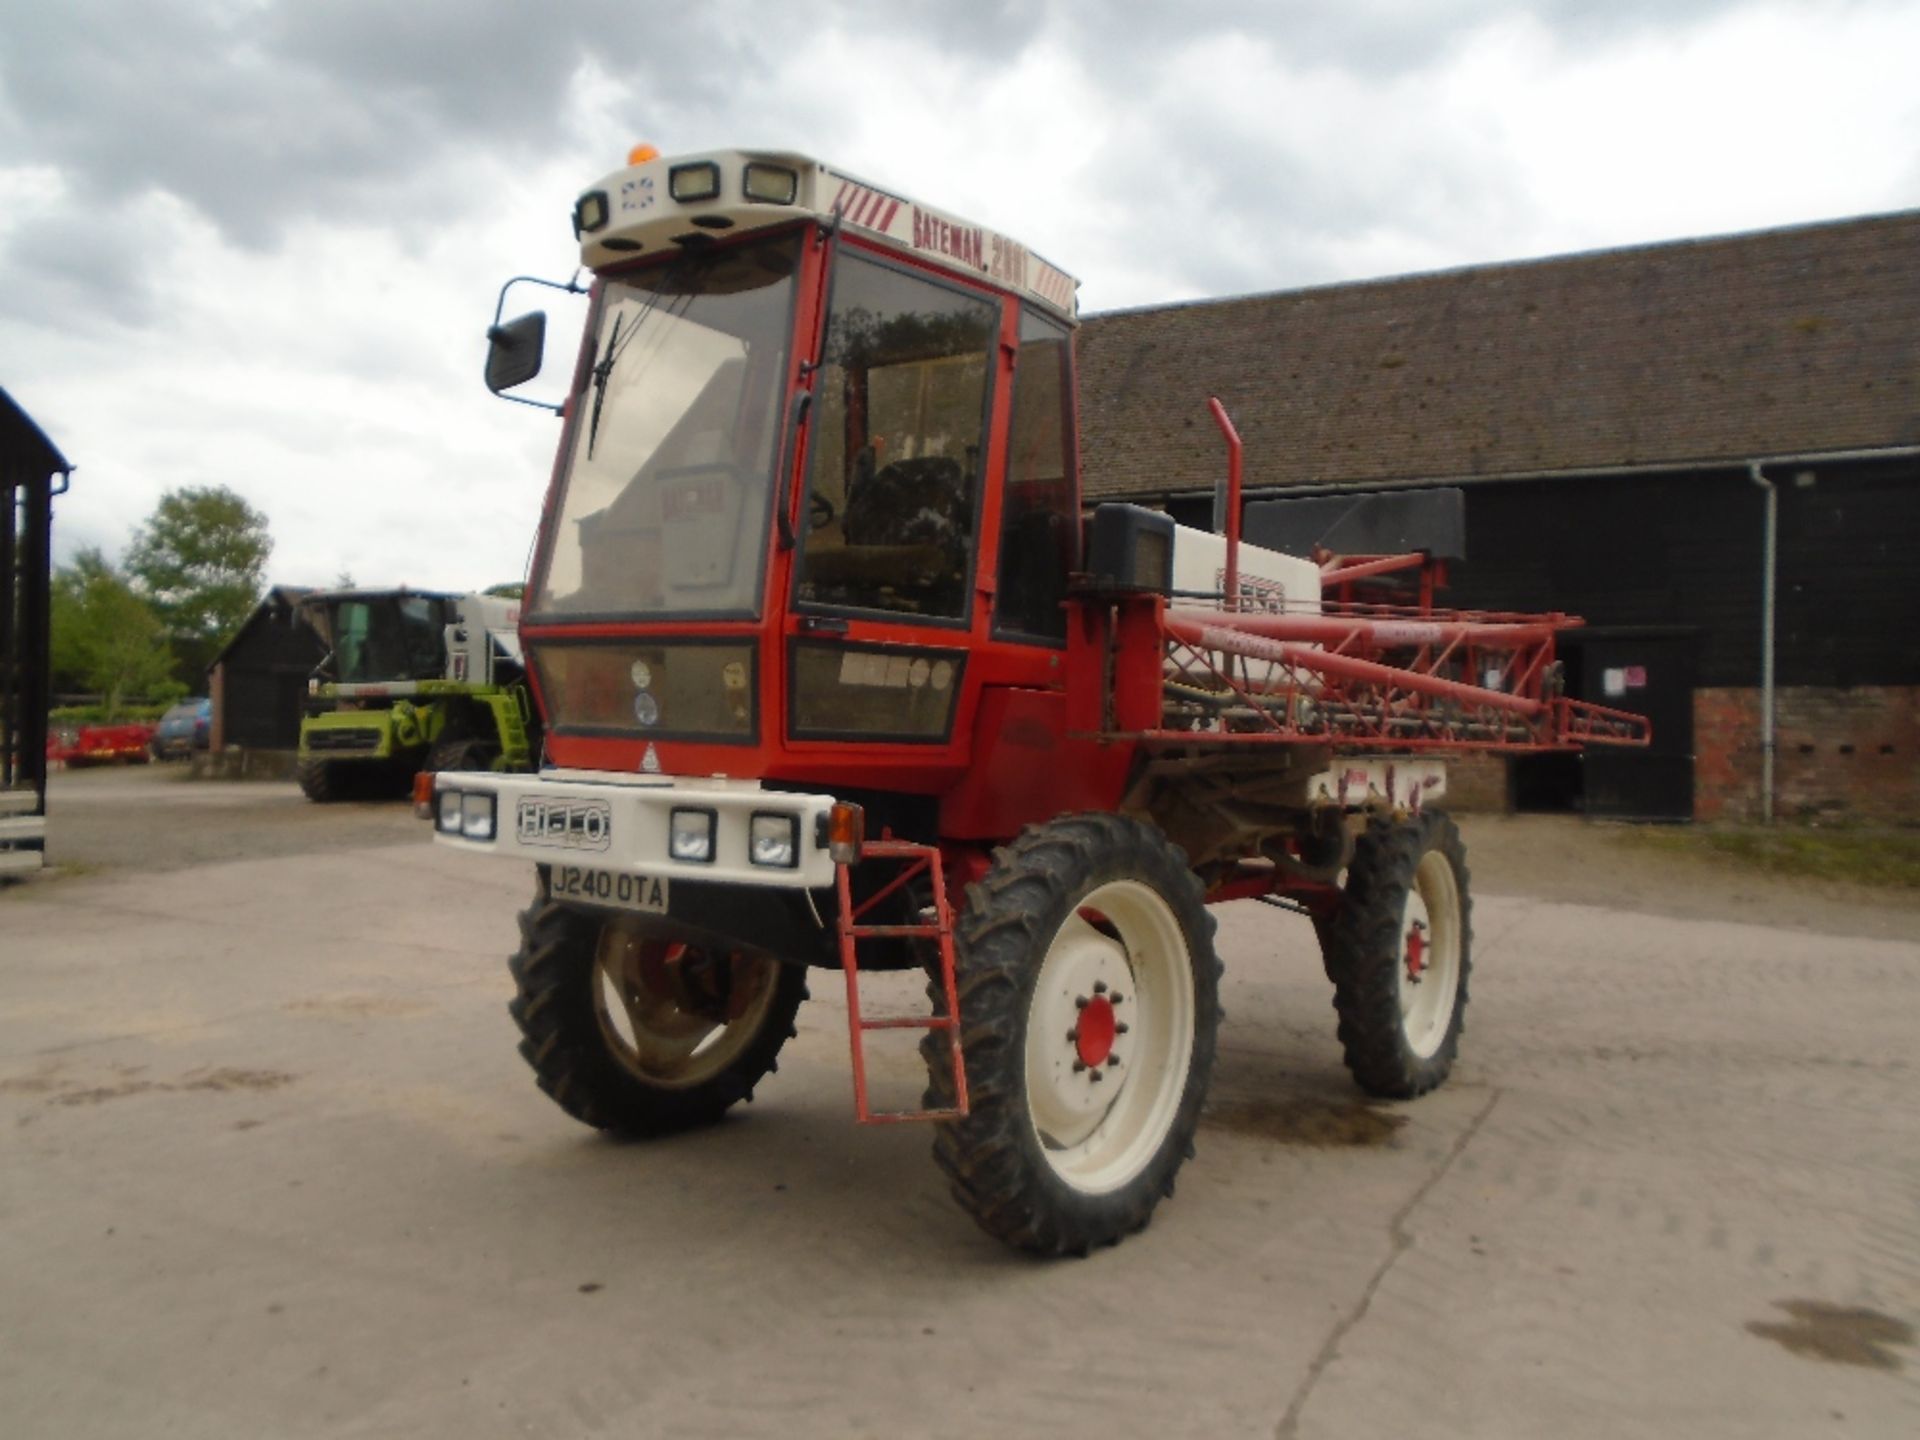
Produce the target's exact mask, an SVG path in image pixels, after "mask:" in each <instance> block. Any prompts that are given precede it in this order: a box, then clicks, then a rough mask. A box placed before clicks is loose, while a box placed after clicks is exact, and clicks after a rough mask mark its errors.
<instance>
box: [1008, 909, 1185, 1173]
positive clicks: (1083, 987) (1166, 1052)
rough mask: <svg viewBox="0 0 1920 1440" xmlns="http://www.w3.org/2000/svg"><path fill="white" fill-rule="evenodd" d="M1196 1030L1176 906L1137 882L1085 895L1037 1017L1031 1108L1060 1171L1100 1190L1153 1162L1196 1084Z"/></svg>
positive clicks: (1029, 1066)
mask: <svg viewBox="0 0 1920 1440" xmlns="http://www.w3.org/2000/svg"><path fill="white" fill-rule="evenodd" d="M1090 917H1091V918H1090ZM1102 918H1104V921H1105V922H1106V925H1107V926H1108V927H1109V928H1110V929H1111V931H1112V932H1113V933H1111V934H1109V933H1106V932H1105V931H1104V930H1103V929H1101V928H1098V922H1099V920H1100V919H1102ZM1116 937H1117V938H1116ZM1193 1027H1194V984H1193V957H1192V955H1191V953H1190V952H1189V951H1188V949H1187V940H1186V936H1185V934H1184V933H1183V932H1182V931H1181V929H1180V922H1179V919H1178V918H1177V917H1176V916H1175V915H1174V913H1173V910H1172V908H1171V907H1170V906H1169V905H1168V904H1167V902H1166V901H1165V900H1163V899H1162V898H1161V897H1160V896H1159V894H1158V893H1157V892H1155V891H1154V890H1153V889H1151V888H1150V887H1149V886H1146V885H1143V884H1141V883H1140V882H1139V881H1135V880H1116V881H1113V882H1111V883H1109V884H1106V885H1102V886H1099V887H1098V888H1096V889H1095V890H1094V891H1093V892H1092V893H1091V894H1088V895H1086V896H1085V897H1083V898H1082V899H1081V900H1080V901H1079V902H1078V904H1077V905H1076V906H1075V909H1074V913H1073V914H1071V915H1069V916H1068V917H1067V920H1066V923H1065V924H1063V925H1062V926H1061V927H1060V929H1059V931H1058V932H1057V933H1056V934H1055V935H1054V937H1053V940H1052V942H1051V943H1050V944H1049V945H1048V946H1047V953H1046V955H1045V956H1044V957H1043V958H1042V959H1041V962H1040V973H1039V974H1038V976H1037V977H1036V978H1035V980H1034V988H1033V1003H1032V1005H1031V1006H1030V1007H1029V1009H1028V1012H1027V1045H1026V1081H1027V1085H1026V1089H1027V1113H1028V1118H1029V1120H1030V1121H1031V1123H1032V1125H1033V1130H1034V1134H1035V1136H1036V1137H1037V1138H1038V1139H1039V1141H1040V1149H1041V1153H1042V1154H1043V1155H1045V1157H1046V1159H1047V1163H1048V1165H1050V1166H1051V1167H1052V1169H1053V1172H1054V1173H1055V1174H1056V1175H1058V1176H1059V1177H1060V1178H1061V1179H1062V1180H1064V1181H1066V1183H1067V1184H1069V1185H1071V1186H1072V1187H1073V1188H1074V1189H1076V1190H1078V1191H1081V1192H1082V1193H1084V1194H1102V1193H1105V1192H1108V1191H1112V1190H1117V1189H1119V1188H1120V1187H1121V1186H1123V1185H1125V1184H1127V1182H1129V1181H1130V1180H1132V1179H1134V1177H1136V1176H1137V1175H1139V1174H1140V1172H1141V1171H1142V1170H1144V1169H1146V1167H1147V1165H1148V1163H1149V1162H1150V1161H1151V1160H1152V1159H1153V1157H1154V1156H1155V1154H1157V1153H1158V1152H1159V1149H1160V1147H1161V1145H1162V1144H1163V1143H1164V1141H1165V1140H1166V1137H1167V1134H1168V1132H1169V1131H1170V1130H1171V1129H1172V1128H1173V1122H1174V1117H1175V1115H1176V1114H1177V1113H1178V1111H1179V1108H1180V1100H1181V1097H1182V1095H1183V1094H1184V1093H1185V1091H1186V1088H1187V1071H1188V1069H1189V1067H1190V1066H1191V1064H1192V1060H1193ZM1089 1060H1091V1061H1092V1062H1093V1063H1088V1062H1089ZM1096 1076H1097V1077H1098V1078H1095V1077H1096Z"/></svg>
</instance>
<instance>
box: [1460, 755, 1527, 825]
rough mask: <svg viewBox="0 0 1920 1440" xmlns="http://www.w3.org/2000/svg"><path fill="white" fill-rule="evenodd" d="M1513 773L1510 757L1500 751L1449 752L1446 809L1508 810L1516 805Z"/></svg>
mask: <svg viewBox="0 0 1920 1440" xmlns="http://www.w3.org/2000/svg"><path fill="white" fill-rule="evenodd" d="M1511 774H1512V770H1511V768H1510V766H1509V765H1508V763H1507V761H1506V760H1504V759H1502V758H1501V757H1500V756H1498V755H1450V756H1448V757H1447V798H1446V807H1447V809H1449V810H1456V811H1460V812H1461V813H1467V812H1474V813H1479V814H1488V813H1491V814H1496V815H1504V814H1506V813H1507V812H1508V811H1509V810H1511V809H1512V808H1513V789H1512V785H1511V783H1510V777H1511Z"/></svg>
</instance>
